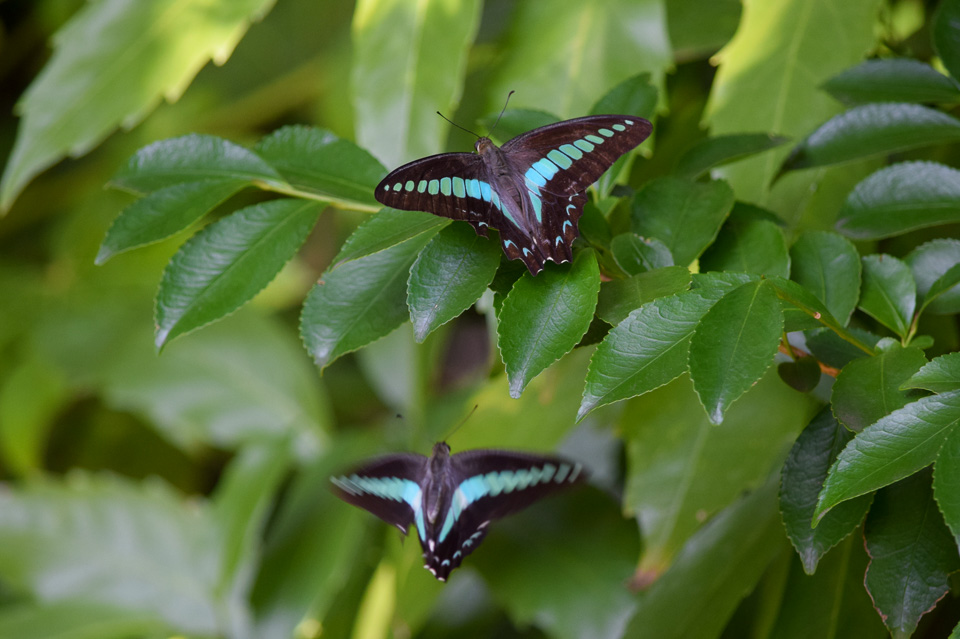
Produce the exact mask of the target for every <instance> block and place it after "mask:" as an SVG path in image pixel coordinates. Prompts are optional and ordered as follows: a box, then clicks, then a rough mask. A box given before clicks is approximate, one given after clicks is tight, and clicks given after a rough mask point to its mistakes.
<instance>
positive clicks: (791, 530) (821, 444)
mask: <svg viewBox="0 0 960 639" xmlns="http://www.w3.org/2000/svg"><path fill="white" fill-rule="evenodd" d="M851 439H853V434H852V433H850V432H849V431H848V430H847V429H845V428H843V427H842V426H841V425H840V424H839V423H838V422H837V420H836V419H834V417H833V415H832V414H831V413H830V409H829V408H824V409H823V410H822V411H820V414H818V415H817V416H816V417H814V418H813V421H811V422H810V424H809V425H808V426H807V427H806V428H805V429H804V430H803V432H802V433H801V434H800V437H798V438H797V441H796V443H794V445H793V448H791V449H790V455H789V456H788V457H787V461H786V462H785V463H784V465H783V470H782V471H781V475H780V515H781V517H783V525H784V527H785V528H786V529H787V536H788V537H789V538H790V543H792V544H793V547H794V548H795V549H796V550H797V553H798V554H799V555H800V560H801V561H802V562H803V570H804V572H806V573H807V574H808V575H812V574H813V573H814V571H816V569H817V564H818V563H819V562H820V559H822V558H823V556H824V555H825V554H826V553H827V551H828V550H830V549H831V548H833V547H834V546H836V545H837V544H838V543H840V542H841V541H842V540H843V539H844V538H845V537H846V536H847V535H849V534H850V533H851V532H853V530H854V529H855V528H856V527H857V526H859V525H860V522H861V521H863V516H864V515H866V514H867V510H868V509H869V508H870V502H871V501H872V499H873V498H872V497H871V496H869V495H862V496H860V497H858V498H857V499H853V500H850V501H848V502H844V503H843V504H841V505H839V506H837V507H836V508H834V509H833V510H831V511H830V512H829V513H827V514H826V515H825V516H824V517H823V519H821V520H820V523H819V524H818V525H817V527H816V528H812V527H811V524H812V522H813V512H814V510H815V509H816V506H817V496H818V495H819V494H820V489H821V488H822V487H823V481H824V479H826V477H827V471H828V470H829V469H830V465H831V464H833V461H834V460H835V459H836V457H837V454H838V453H839V452H840V450H841V449H842V448H843V447H844V446H845V445H846V444H847V443H848V442H849V441H850V440H851Z"/></svg>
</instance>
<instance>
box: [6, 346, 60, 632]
mask: <svg viewBox="0 0 960 639" xmlns="http://www.w3.org/2000/svg"><path fill="white" fill-rule="evenodd" d="M11 363H12V362H11ZM67 381H68V380H67V379H66V376H65V375H64V373H63V371H61V370H59V368H58V367H56V366H55V365H54V364H52V363H50V362H47V361H43V360H42V359H41V358H40V357H38V356H37V355H36V354H34V353H33V352H32V351H31V353H30V355H28V356H27V357H24V358H22V359H20V360H19V361H18V362H17V363H16V364H15V365H13V366H11V365H10V364H8V368H7V374H6V377H5V378H4V380H3V382H2V383H0V451H2V454H3V466H4V467H5V468H6V469H8V471H9V472H11V473H12V474H15V475H25V474H29V473H32V472H40V469H42V468H43V467H44V456H45V454H46V451H47V448H48V444H49V436H50V431H51V429H52V428H53V426H54V424H55V423H56V420H57V418H58V417H59V416H60V413H61V411H63V410H64V408H65V407H66V406H67V405H69V404H70V402H72V401H74V399H75V398H74V395H73V393H72V392H71V389H70V388H69V386H68V383H67ZM0 636H2V635H0Z"/></svg>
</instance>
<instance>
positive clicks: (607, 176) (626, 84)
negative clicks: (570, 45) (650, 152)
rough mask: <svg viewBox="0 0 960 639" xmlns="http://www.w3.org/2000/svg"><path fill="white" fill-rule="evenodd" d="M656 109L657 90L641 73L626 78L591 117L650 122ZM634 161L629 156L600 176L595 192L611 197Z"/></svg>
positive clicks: (605, 97)
mask: <svg viewBox="0 0 960 639" xmlns="http://www.w3.org/2000/svg"><path fill="white" fill-rule="evenodd" d="M656 108H657V87H655V86H653V85H652V84H651V83H650V74H649V73H640V74H638V75H635V76H633V77H632V78H627V79H626V80H624V81H623V82H621V83H620V84H618V85H617V86H615V87H613V88H612V89H610V91H608V92H607V94H606V95H604V96H603V97H602V98H600V99H599V100H598V101H597V103H596V104H594V105H593V108H592V109H590V114H591V115H603V114H609V113H617V114H623V115H637V116H640V117H641V118H647V119H651V118H652V117H653V114H654V112H655V110H656ZM633 157H634V154H633V153H628V154H627V155H625V156H623V157H621V158H620V159H618V160H617V161H616V162H614V163H613V166H611V167H610V168H609V169H607V170H606V172H605V173H604V174H603V175H602V176H600V179H599V180H597V182H596V189H597V193H599V194H600V197H601V198H604V197H607V196H608V195H610V191H611V190H612V189H613V187H614V185H615V183H616V182H617V181H618V178H619V177H620V175H621V173H623V172H624V171H625V170H626V171H627V172H628V173H629V167H630V164H632V161H633Z"/></svg>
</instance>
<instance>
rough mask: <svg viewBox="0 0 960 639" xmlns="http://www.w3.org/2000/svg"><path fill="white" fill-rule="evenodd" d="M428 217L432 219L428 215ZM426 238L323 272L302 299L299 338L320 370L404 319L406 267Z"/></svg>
mask: <svg viewBox="0 0 960 639" xmlns="http://www.w3.org/2000/svg"><path fill="white" fill-rule="evenodd" d="M431 217H433V216H431ZM431 237H432V234H430V233H421V234H420V235H418V236H416V237H414V238H413V239H409V240H406V241H404V242H401V243H400V244H395V245H393V246H391V247H390V248H387V249H384V250H381V251H379V252H377V253H372V254H370V255H366V256H364V257H361V258H359V259H355V260H353V261H350V262H346V263H342V264H341V265H340V266H337V267H334V268H332V269H330V270H328V271H326V272H325V273H324V274H323V275H322V276H321V278H320V281H319V282H318V283H317V285H316V286H314V287H313V289H312V290H311V291H310V294H309V295H307V300H306V302H304V305H303V313H302V314H301V316H300V336H301V338H302V339H303V343H304V345H306V347H307V351H308V352H309V353H310V355H311V357H313V360H314V362H315V363H316V364H317V366H319V367H320V368H321V369H323V368H326V366H327V365H329V364H330V363H331V362H333V361H334V360H335V359H337V358H338V357H340V356H341V355H344V354H346V353H350V352H352V351H355V350H357V349H358V348H362V347H363V346H366V345H367V344H369V343H370V342H373V341H375V340H378V339H380V338H381V337H383V336H385V335H386V334H387V333H390V332H392V331H393V330H394V329H396V328H397V327H398V326H400V325H401V324H402V323H403V322H404V320H406V319H407V318H408V313H407V304H406V302H407V279H408V278H409V276H410V267H411V266H413V262H414V261H415V260H416V259H417V255H418V254H419V253H420V250H421V249H422V248H423V247H424V246H426V245H427V242H429V241H430V239H431Z"/></svg>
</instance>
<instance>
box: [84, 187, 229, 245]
mask: <svg viewBox="0 0 960 639" xmlns="http://www.w3.org/2000/svg"><path fill="white" fill-rule="evenodd" d="M244 186H246V184H245V183H243V182H240V181H235V180H200V181H198V182H186V183H182V184H174V185H173V186H167V187H164V188H161V189H157V190H156V191H153V192H152V193H148V194H147V195H146V196H144V197H142V198H140V199H139V200H137V201H136V202H134V203H133V204H131V205H130V206H128V207H127V208H125V209H124V210H123V211H122V212H121V213H120V215H118V216H117V219H115V220H114V221H113V224H111V225H110V228H109V229H108V230H107V236H106V237H105V238H104V239H103V244H101V245H100V251H99V252H98V253H97V259H96V263H97V264H103V263H104V262H106V261H107V260H109V259H110V258H111V257H113V256H114V255H116V254H117V253H122V252H124V251H129V250H130V249H134V248H137V247H139V246H145V245H147V244H152V243H154V242H159V241H160V240H163V239H166V238H168V237H170V236H171V235H173V234H174V233H177V232H179V231H182V230H183V229H185V228H187V227H188V226H190V225H191V224H193V223H194V222H196V221H197V220H199V219H200V218H201V217H203V216H204V215H206V214H207V213H209V212H210V211H212V210H213V209H214V208H216V207H217V206H218V205H220V204H221V203H223V201H224V200H226V199H227V198H228V197H230V196H231V195H233V194H234V193H236V192H237V191H239V190H240V189H242V188H243V187H244Z"/></svg>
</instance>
